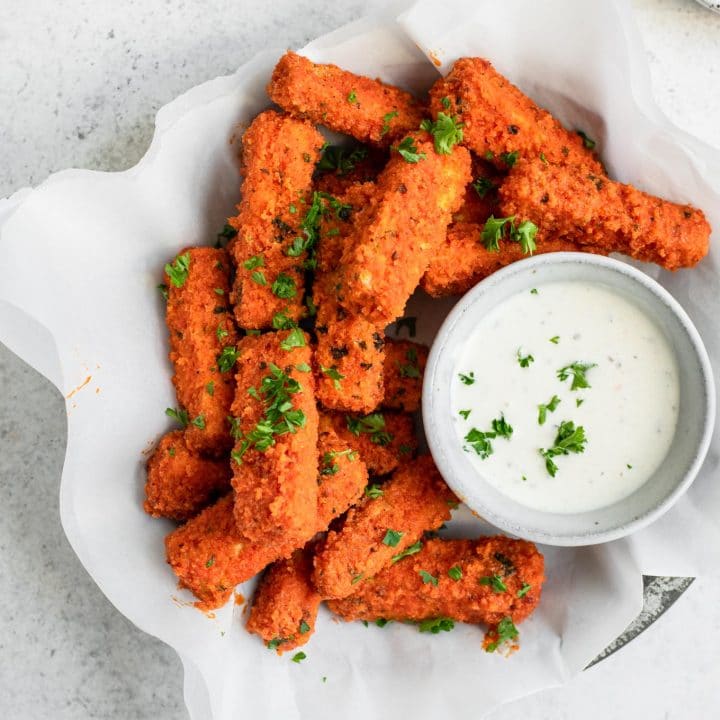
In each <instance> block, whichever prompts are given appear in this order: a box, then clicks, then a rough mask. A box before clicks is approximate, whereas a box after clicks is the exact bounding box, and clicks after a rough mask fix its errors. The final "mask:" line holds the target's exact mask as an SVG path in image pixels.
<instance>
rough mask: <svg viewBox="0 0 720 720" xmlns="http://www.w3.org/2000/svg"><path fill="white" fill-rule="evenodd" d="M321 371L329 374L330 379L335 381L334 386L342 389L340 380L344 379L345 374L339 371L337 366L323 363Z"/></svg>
mask: <svg viewBox="0 0 720 720" xmlns="http://www.w3.org/2000/svg"><path fill="white" fill-rule="evenodd" d="M320 371H321V372H322V374H323V375H327V376H328V377H329V378H330V380H332V381H333V387H334V388H335V389H336V390H340V388H341V387H342V386H341V385H340V381H341V380H344V379H345V376H344V375H343V374H342V373H341V372H339V371H338V369H337V368H334V367H325V366H324V365H321V366H320Z"/></svg>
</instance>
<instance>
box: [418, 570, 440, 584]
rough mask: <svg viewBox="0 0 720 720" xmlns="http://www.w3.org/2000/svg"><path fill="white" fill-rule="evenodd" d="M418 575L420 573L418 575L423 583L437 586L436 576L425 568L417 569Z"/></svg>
mask: <svg viewBox="0 0 720 720" xmlns="http://www.w3.org/2000/svg"><path fill="white" fill-rule="evenodd" d="M418 575H420V577H421V578H422V581H423V585H433V586H434V587H437V585H438V579H437V578H436V577H433V576H432V575H431V574H430V573H429V572H427V571H426V570H419V571H418Z"/></svg>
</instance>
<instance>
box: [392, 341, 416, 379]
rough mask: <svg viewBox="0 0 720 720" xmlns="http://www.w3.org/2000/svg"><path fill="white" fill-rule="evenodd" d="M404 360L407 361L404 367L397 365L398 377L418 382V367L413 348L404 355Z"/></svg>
mask: <svg viewBox="0 0 720 720" xmlns="http://www.w3.org/2000/svg"><path fill="white" fill-rule="evenodd" d="M405 359H406V360H407V361H408V362H407V363H406V364H405V365H400V363H398V364H397V365H398V368H399V369H400V377H404V378H412V379H414V380H418V379H419V378H420V377H421V375H420V366H419V365H418V362H417V359H418V356H417V350H416V349H415V348H410V349H409V350H408V351H407V352H406V353H405Z"/></svg>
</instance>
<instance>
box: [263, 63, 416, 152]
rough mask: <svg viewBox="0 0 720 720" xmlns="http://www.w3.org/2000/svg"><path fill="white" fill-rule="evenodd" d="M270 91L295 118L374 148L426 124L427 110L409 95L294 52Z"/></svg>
mask: <svg viewBox="0 0 720 720" xmlns="http://www.w3.org/2000/svg"><path fill="white" fill-rule="evenodd" d="M267 92H268V95H269V96H270V99H271V100H272V101H273V102H274V103H277V104H278V105H279V106H280V107H281V108H283V110H285V111H287V112H289V113H290V114H291V115H294V116H296V117H301V118H309V119H310V120H312V122H313V123H316V124H321V125H325V127H328V128H330V129H331V130H335V131H336V132H340V133H345V134H346V135H351V136H352V137H354V138H355V139H357V140H359V141H360V142H370V143H374V144H375V145H383V146H387V145H390V144H391V143H392V142H394V141H395V140H397V139H399V138H402V137H403V136H404V135H406V134H407V133H408V132H409V131H410V130H416V129H417V128H419V127H420V122H421V121H422V119H423V107H422V105H420V104H419V103H418V102H417V101H416V100H415V98H413V96H412V95H410V93H407V92H405V91H404V90H400V89H399V88H396V87H393V86H392V85H385V84H384V83H382V82H380V81H379V80H371V79H370V78H368V77H363V76H362V75H355V74H353V73H351V72H348V71H347V70H342V69H341V68H339V67H337V65H317V64H315V63H313V62H311V61H310V60H308V59H307V58H305V57H302V56H301V55H296V54H295V53H294V52H287V53H285V55H283V56H282V57H281V58H280V60H279V62H278V64H277V65H276V66H275V69H274V70H273V74H272V79H271V81H270V84H269V85H268V87H267Z"/></svg>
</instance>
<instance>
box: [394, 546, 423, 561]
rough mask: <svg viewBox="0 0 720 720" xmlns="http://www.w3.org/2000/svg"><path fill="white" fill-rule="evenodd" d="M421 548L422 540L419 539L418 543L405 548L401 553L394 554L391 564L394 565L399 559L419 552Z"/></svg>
mask: <svg viewBox="0 0 720 720" xmlns="http://www.w3.org/2000/svg"><path fill="white" fill-rule="evenodd" d="M421 550H422V542H420V540H418V541H417V542H416V543H413V544H412V545H410V547H407V548H405V549H404V550H403V551H402V552H401V553H398V554H397V555H393V558H392V562H391V564H392V565H394V564H395V563H396V562H397V561H398V560H402V559H403V558H405V557H409V556H410V555H415V553H419V552H420V551H421Z"/></svg>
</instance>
